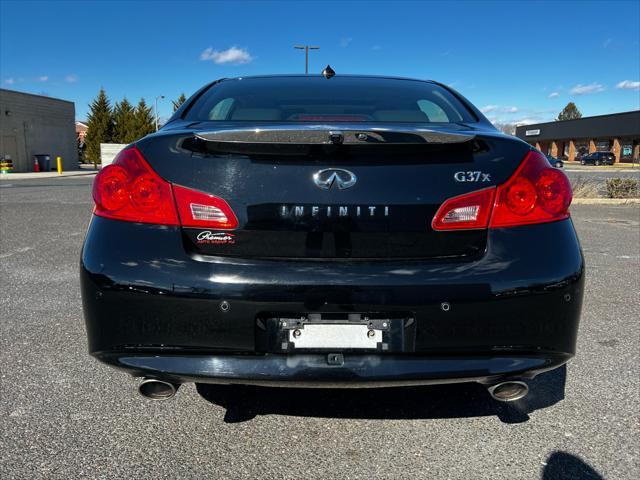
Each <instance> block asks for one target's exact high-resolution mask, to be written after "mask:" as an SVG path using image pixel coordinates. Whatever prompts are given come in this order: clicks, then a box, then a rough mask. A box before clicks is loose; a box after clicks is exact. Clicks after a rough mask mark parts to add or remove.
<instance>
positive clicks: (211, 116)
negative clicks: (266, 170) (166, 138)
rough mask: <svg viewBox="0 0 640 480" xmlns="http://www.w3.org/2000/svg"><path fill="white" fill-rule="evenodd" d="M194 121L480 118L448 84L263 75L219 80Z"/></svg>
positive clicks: (194, 109)
mask: <svg viewBox="0 0 640 480" xmlns="http://www.w3.org/2000/svg"><path fill="white" fill-rule="evenodd" d="M184 118H185V119H187V120H192V121H226V122H229V121H231V122H323V121H325V122H369V123H370V122H381V123H393V122H408V123H457V122H476V121H477V119H476V118H475V117H474V115H473V114H472V113H471V112H469V110H467V108H465V106H464V105H463V104H462V103H461V102H460V101H459V100H458V99H457V98H456V97H455V96H454V95H452V94H451V93H450V92H449V91H447V90H446V89H444V88H442V87H440V86H438V85H435V84H433V83H429V82H421V81H416V80H396V79H381V78H363V77H339V76H336V77H333V78H331V79H325V78H323V77H321V76H318V77H315V76H314V77H260V78H245V79H243V78H240V79H233V80H225V81H222V82H220V83H217V84H215V85H213V86H212V87H211V88H210V89H209V90H208V91H207V92H205V93H204V94H203V95H202V96H200V98H198V100H197V101H196V102H195V104H194V105H193V106H191V108H190V109H189V110H188V111H187V113H186V115H185V117H184Z"/></svg>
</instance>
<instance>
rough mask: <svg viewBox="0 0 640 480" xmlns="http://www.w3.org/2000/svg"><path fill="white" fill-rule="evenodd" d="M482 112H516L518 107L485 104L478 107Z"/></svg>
mask: <svg viewBox="0 0 640 480" xmlns="http://www.w3.org/2000/svg"><path fill="white" fill-rule="evenodd" d="M480 111H481V112H482V113H491V112H502V113H517V112H518V111H519V108H518V107H509V106H507V107H501V106H500V105H485V106H484V107H482V108H481V109H480Z"/></svg>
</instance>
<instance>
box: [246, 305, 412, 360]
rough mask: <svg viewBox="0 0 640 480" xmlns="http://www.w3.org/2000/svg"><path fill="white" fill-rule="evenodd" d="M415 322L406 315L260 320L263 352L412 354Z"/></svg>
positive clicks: (258, 344) (258, 346) (258, 334)
mask: <svg viewBox="0 0 640 480" xmlns="http://www.w3.org/2000/svg"><path fill="white" fill-rule="evenodd" d="M414 346H415V319H414V317H413V316H412V315H405V314H393V315H390V314H388V313H387V314H385V313H370V314H360V313H358V314H300V315H299V316H298V315H277V316H276V315H274V316H269V317H267V318H258V320H257V322H256V349H257V350H258V351H263V352H273V353H285V352H287V353H292V352H325V353H326V352H381V353H385V352H388V353H398V352H411V351H413V350H414Z"/></svg>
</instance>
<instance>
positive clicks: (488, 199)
mask: <svg viewBox="0 0 640 480" xmlns="http://www.w3.org/2000/svg"><path fill="white" fill-rule="evenodd" d="M495 191H496V189H495V187H491V188H486V189H484V190H478V191H476V192H471V193H467V194H464V195H460V196H458V197H453V198H450V199H449V200H447V201H446V202H444V204H443V205H442V206H441V207H440V208H439V209H438V212H437V213H436V215H435V217H433V221H432V222H431V226H432V227H433V229H434V230H474V229H481V228H487V225H488V224H489V215H490V214H491V204H492V203H493V195H494V194H495Z"/></svg>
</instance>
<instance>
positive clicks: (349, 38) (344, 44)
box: [340, 37, 353, 48]
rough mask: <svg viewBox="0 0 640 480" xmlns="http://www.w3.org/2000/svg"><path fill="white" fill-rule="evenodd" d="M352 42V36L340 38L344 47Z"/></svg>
mask: <svg viewBox="0 0 640 480" xmlns="http://www.w3.org/2000/svg"><path fill="white" fill-rule="evenodd" d="M351 42H353V38H351V37H342V38H341V39H340V46H341V47H342V48H346V47H348V46H349V44H350V43H351Z"/></svg>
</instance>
